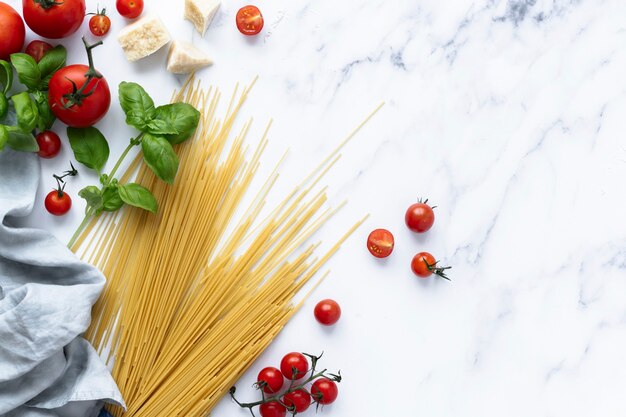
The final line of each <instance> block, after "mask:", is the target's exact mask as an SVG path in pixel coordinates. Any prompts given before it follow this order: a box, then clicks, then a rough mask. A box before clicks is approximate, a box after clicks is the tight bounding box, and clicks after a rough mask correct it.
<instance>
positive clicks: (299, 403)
mask: <svg viewBox="0 0 626 417" xmlns="http://www.w3.org/2000/svg"><path fill="white" fill-rule="evenodd" d="M283 404H285V405H286V406H287V409H288V410H289V411H290V412H293V411H294V408H295V411H296V412H297V413H303V412H305V411H306V410H307V408H309V405H311V395H309V393H308V392H306V391H305V390H303V389H297V390H295V391H292V392H290V393H289V394H285V395H284V396H283Z"/></svg>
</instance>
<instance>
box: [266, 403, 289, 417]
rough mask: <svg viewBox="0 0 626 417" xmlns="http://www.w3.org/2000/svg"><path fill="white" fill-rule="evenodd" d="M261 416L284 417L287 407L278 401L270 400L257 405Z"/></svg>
mask: <svg viewBox="0 0 626 417" xmlns="http://www.w3.org/2000/svg"><path fill="white" fill-rule="evenodd" d="M259 412H260V413H261V417H285V416H286V415H287V409H286V408H285V407H284V406H283V405H282V404H280V403H279V402H278V401H270V402H268V403H265V404H261V406H260V407H259Z"/></svg>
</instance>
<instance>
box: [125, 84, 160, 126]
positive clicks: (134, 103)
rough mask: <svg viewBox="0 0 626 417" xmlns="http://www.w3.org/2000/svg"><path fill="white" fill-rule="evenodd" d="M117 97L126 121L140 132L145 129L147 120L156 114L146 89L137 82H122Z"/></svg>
mask: <svg viewBox="0 0 626 417" xmlns="http://www.w3.org/2000/svg"><path fill="white" fill-rule="evenodd" d="M119 99H120V105H121V106H122V109H123V110H124V113H126V123H127V124H129V125H131V126H134V127H135V128H137V129H139V130H141V131H142V132H143V131H145V130H146V126H147V124H148V122H149V121H150V120H152V119H153V118H154V115H155V114H156V109H155V108H154V101H152V99H151V98H150V96H149V95H148V93H146V90H144V89H143V87H141V86H140V85H139V84H137V83H127V82H122V83H121V84H120V87H119Z"/></svg>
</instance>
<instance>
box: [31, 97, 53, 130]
mask: <svg viewBox="0 0 626 417" xmlns="http://www.w3.org/2000/svg"><path fill="white" fill-rule="evenodd" d="M33 97H34V99H35V104H36V105H37V110H38V111H39V119H38V120H37V129H39V130H41V131H44V130H48V129H50V128H51V127H52V125H53V124H54V121H55V120H56V118H55V116H54V113H52V110H51V109H50V105H49V104H48V95H47V94H45V93H43V92H41V91H35V92H33Z"/></svg>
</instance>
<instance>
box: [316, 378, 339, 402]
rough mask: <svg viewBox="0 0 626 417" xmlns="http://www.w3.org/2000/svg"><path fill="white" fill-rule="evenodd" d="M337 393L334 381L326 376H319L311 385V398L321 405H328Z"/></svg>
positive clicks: (333, 400)
mask: <svg viewBox="0 0 626 417" xmlns="http://www.w3.org/2000/svg"><path fill="white" fill-rule="evenodd" d="M338 395H339V389H338V388H337V384H336V383H335V382H334V381H331V380H330V379H328V378H319V379H316V380H315V382H313V385H312V386H311V396H313V400H315V402H317V403H318V404H321V405H328V404H332V403H334V402H335V400H336V399H337V396H338Z"/></svg>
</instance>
